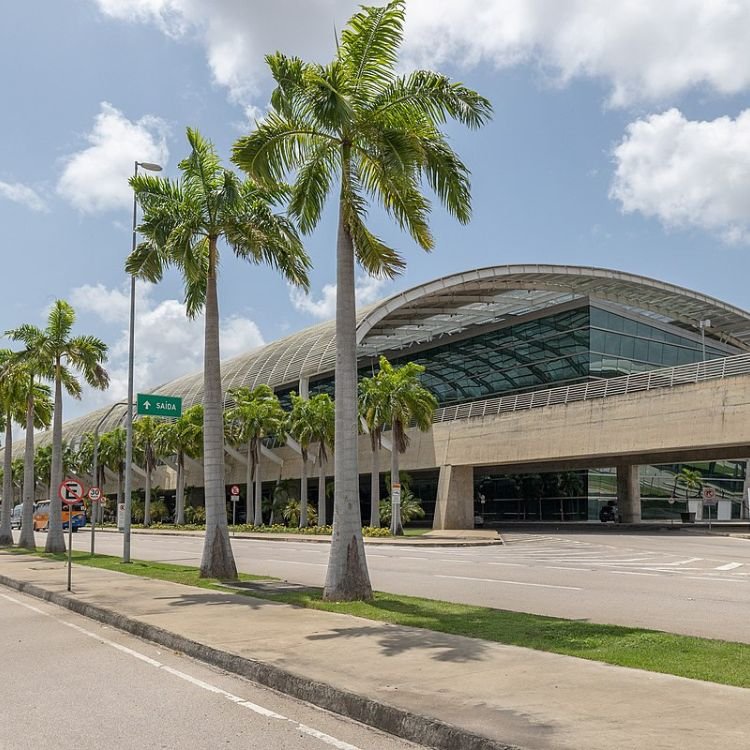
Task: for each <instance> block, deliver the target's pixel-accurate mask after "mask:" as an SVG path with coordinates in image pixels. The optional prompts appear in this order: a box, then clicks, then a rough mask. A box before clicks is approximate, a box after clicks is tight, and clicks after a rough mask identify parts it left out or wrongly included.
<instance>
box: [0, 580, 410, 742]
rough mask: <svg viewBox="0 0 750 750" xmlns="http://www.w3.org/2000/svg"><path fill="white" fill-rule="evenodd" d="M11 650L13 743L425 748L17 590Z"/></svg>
mask: <svg viewBox="0 0 750 750" xmlns="http://www.w3.org/2000/svg"><path fill="white" fill-rule="evenodd" d="M0 648H1V649H2V658H3V671H2V681H1V682H0V704H1V705H2V729H1V730H0V748H3V750H5V749H7V750H15V749H16V748H18V749H20V748H37V747H38V748H42V747H55V748H61V749H62V750H67V749H68V748H70V749H71V750H72V749H73V748H75V750H100V748H104V747H106V748H113V749H119V748H123V749H124V748H127V749H128V750H130V749H131V748H139V750H150V749H151V748H168V749H169V750H173V749H174V748H227V749H231V748H237V749H238V750H239V749H240V748H241V749H242V750H247V748H274V750H276V749H277V748H278V749H280V750H331V748H335V749H336V750H409V749H410V748H411V749H412V750H414V749H416V748H417V747H418V746H417V745H413V744H411V743H408V742H405V741H403V740H400V739H396V738H393V737H391V736H390V735H386V734H383V733H382V732H378V731H377V730H374V729H371V728H370V727H365V726H362V725H360V724H357V723H355V722H352V721H348V720H346V719H342V718H340V717H337V716H334V715H333V714H330V713H328V712H325V711H322V710H320V709H317V708H314V707H312V706H310V705H308V704H304V703H301V702H298V701H295V700H292V699H291V698H288V697H286V696H282V695H280V694H278V693H275V692H273V691H271V690H267V689H265V688H261V687H259V686H257V685H255V684H253V683H251V682H248V681H247V680H244V679H242V678H240V677H237V676H234V675H229V674H226V673H224V672H222V671H220V670H217V669H213V668H211V667H208V666H206V665H204V664H200V663H198V662H195V661H193V660H191V659H188V658H187V657H184V656H181V655H179V654H175V653H173V652H171V651H165V650H163V649H161V648H159V647H156V646H153V645H151V644H148V643H145V642H144V641H140V640H138V639H137V638H133V637H132V636H129V635H127V634H125V633H121V632H120V631H118V630H113V629H111V628H108V627H106V626H103V625H100V624H99V623H96V622H92V621H91V620H88V619H86V618H83V617H79V616H78V615H75V614H73V613H71V612H69V611H67V610H63V609H59V608H57V607H55V606H52V605H49V604H46V603H43V602H40V601H39V600H37V599H33V598H30V597H26V596H24V595H22V594H18V593H16V592H12V593H11V592H8V593H5V591H0Z"/></svg>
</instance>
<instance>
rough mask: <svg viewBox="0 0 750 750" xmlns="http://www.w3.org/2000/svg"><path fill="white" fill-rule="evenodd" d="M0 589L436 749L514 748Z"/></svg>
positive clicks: (87, 610) (92, 613) (75, 606)
mask: <svg viewBox="0 0 750 750" xmlns="http://www.w3.org/2000/svg"><path fill="white" fill-rule="evenodd" d="M0 585H3V586H7V587H8V588H10V589H14V590H15V591H19V592H21V593H23V594H28V595H30V596H34V597H36V598H37V599H42V600H44V601H46V602H50V603H51V604H55V605H57V606H59V607H65V608H66V609H69V610H71V611H72V612H75V613H76V614H79V615H83V616H84V617H88V618H89V619H91V620H96V621H97V622H101V623H104V624H105V625H109V626H111V627H115V628H117V629H118V630H122V631H124V632H126V633H130V634H131V635H134V636H136V637H138V638H141V639H143V640H146V641H150V642H151V643H156V644H158V645H160V646H163V647H164V648H169V649H172V650H173V651H178V652H180V653H183V654H186V655H187V656H190V657H192V658H194V659H197V660H198V661H202V662H204V663H206V664H210V665H211V666H214V667H218V668H219V669H223V670H225V671H226V672H231V673H233V674H237V675H240V676H241V677H244V678H246V679H249V680H252V681H253V682H256V683H258V684H260V685H263V686H265V687H268V688H271V689H273V690H277V691H278V692H280V693H284V694H285V695H289V696H291V697H293V698H296V699H298V700H302V701H305V702H306V703H311V704H313V705H315V706H318V707H319V708H323V709H326V710H327V711H331V712H333V713H336V714H339V715H341V716H345V717H346V718H349V719H353V720H354V721H358V722H360V723H361V724H366V725H368V726H371V727H374V728H376V729H379V730H381V731H383V732H387V733H388V734H392V735H395V736H397V737H401V738H402V739H405V740H409V741H410V742H415V743H417V744H420V745H426V746H428V747H432V748H436V750H456V748H459V747H460V748H461V750H520V749H519V748H518V747H517V746H516V745H507V744H505V743H502V742H497V741H495V740H493V739H490V738H489V737H484V736H482V735H479V734H475V733H474V732H470V731H468V730H464V729H461V728H460V727H456V726H453V725H451V724H446V723H445V722H442V721H440V720H439V719H431V718H429V717H427V716H421V715H419V714H415V713H412V712H411V711H406V710H404V709H401V708H397V707H396V706H391V705H390V704H388V703H382V702H380V701H375V700H373V699H371V698H365V697H364V696H361V695H359V694H357V693H352V692H350V691H348V690H343V689H340V688H337V687H334V686H333V685H329V684H327V683H325V682H318V681H316V680H310V679H307V678H305V677H302V676H300V675H297V674H294V673H293V672H289V671H287V670H286V669H282V668H281V667H277V666H275V665H273V664H267V663H265V662H262V661H257V660H255V659H246V658H244V657H242V656H237V655H235V654H229V653H227V652H225V651H220V650H219V649H216V648H213V647H212V646H207V645H205V644H203V643H199V642H198V641H194V640H192V639H190V638H186V637H185V636H181V635H177V634H176V633H171V632H169V631H168V630H164V629H163V628H159V627H156V626H155V625H149V624H147V623H144V622H141V621H140V620H135V619H133V618H131V617H127V616H125V615H122V614H119V613H118V612H114V611H113V610H110V609H106V608H105V607H99V606H96V605H94V604H88V603H86V602H82V601H80V600H78V599H76V598H75V597H72V596H68V595H66V594H60V593H56V592H54V591H47V590H46V589H43V588H41V587H39V586H37V585H35V584H32V583H25V582H23V581H16V580H15V579H13V578H9V577H7V576H4V575H0Z"/></svg>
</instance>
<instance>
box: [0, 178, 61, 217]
mask: <svg viewBox="0 0 750 750" xmlns="http://www.w3.org/2000/svg"><path fill="white" fill-rule="evenodd" d="M0 198H6V199H7V200H9V201H13V203H20V204H21V205H22V206H26V208H29V209H31V210H32V211H43V212H44V211H47V210H49V209H48V208H47V203H46V202H45V200H44V199H43V198H42V197H41V196H40V195H39V193H37V191H36V190H34V189H33V188H30V187H29V186H28V185H23V184H22V183H20V182H3V181H2V180H0Z"/></svg>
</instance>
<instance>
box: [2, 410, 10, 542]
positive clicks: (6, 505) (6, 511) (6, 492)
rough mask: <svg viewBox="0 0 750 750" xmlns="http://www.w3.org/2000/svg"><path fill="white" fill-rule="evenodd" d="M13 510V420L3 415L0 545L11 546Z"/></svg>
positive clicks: (8, 414) (8, 415)
mask: <svg viewBox="0 0 750 750" xmlns="http://www.w3.org/2000/svg"><path fill="white" fill-rule="evenodd" d="M12 510H13V422H12V420H11V414H10V412H8V413H7V414H6V415H5V451H4V453H3V511H2V516H0V547H12V546H13V531H12V530H11V528H10V514H11V511H12Z"/></svg>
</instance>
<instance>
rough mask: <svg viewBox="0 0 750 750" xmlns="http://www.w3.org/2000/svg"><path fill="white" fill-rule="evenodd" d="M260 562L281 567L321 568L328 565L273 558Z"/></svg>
mask: <svg viewBox="0 0 750 750" xmlns="http://www.w3.org/2000/svg"><path fill="white" fill-rule="evenodd" d="M262 562H271V563H281V564H283V565H316V566H319V567H323V568H324V567H325V566H326V565H328V563H314V562H303V561H302V560H279V559H278V558H274V557H269V558H266V559H265V560H262Z"/></svg>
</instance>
